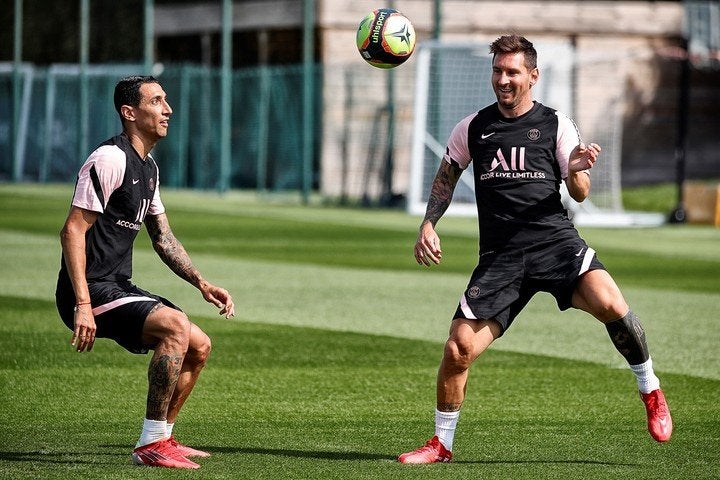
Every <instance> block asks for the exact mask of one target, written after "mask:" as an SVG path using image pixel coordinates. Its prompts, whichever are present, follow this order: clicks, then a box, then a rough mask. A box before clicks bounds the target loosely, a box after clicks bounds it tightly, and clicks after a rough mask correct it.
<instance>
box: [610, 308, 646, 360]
mask: <svg viewBox="0 0 720 480" xmlns="http://www.w3.org/2000/svg"><path fill="white" fill-rule="evenodd" d="M605 328H606V329H607V331H608V334H609V335H610V339H611V340H612V342H613V345H615V348H617V350H618V352H620V354H621V355H622V356H623V357H625V359H626V360H627V361H628V364H630V365H640V364H641V363H645V362H647V360H648V358H650V353H649V352H648V347H647V342H646V341H645V330H643V327H642V324H640V320H639V319H638V317H637V315H635V313H634V312H633V311H632V310H630V311H629V312H628V313H627V314H626V315H625V316H624V317H622V318H620V319H618V320H615V321H614V322H610V323H607V324H605Z"/></svg>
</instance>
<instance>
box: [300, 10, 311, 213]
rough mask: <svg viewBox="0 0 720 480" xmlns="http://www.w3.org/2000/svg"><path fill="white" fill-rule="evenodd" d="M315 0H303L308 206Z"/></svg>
mask: <svg viewBox="0 0 720 480" xmlns="http://www.w3.org/2000/svg"><path fill="white" fill-rule="evenodd" d="M314 32H315V0H303V122H302V123H303V127H302V128H303V132H302V142H303V147H302V150H303V152H302V165H301V175H300V181H301V190H302V201H303V203H304V204H308V202H309V199H310V190H311V189H312V173H313V131H314V128H313V127H314V126H315V125H314V123H315V119H314V115H313V109H314V107H315V102H314V95H313V93H314V91H315V77H314V63H315V59H314V51H315V34H314Z"/></svg>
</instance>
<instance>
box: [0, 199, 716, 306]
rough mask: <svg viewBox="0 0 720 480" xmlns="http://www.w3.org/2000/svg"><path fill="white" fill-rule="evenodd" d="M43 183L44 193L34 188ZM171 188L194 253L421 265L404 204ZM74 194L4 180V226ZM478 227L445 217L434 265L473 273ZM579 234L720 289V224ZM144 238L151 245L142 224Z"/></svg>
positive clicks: (54, 224)
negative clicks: (371, 207)
mask: <svg viewBox="0 0 720 480" xmlns="http://www.w3.org/2000/svg"><path fill="white" fill-rule="evenodd" d="M38 190H39V191H41V192H42V193H43V194H42V195H35V194H36V193H37V192H38ZM68 190H70V191H68ZM166 193H167V194H166V197H167V198H166V200H165V203H166V206H167V208H168V211H169V216H170V219H171V222H172V226H173V229H174V230H175V233H176V235H177V236H178V238H180V239H181V240H182V242H183V243H184V245H185V246H186V247H187V248H188V249H189V250H190V251H191V253H208V254H215V255H222V256H227V257H234V258H248V259H254V260H268V261H273V262H279V263H301V264H314V265H323V266H327V265H335V266H344V267H352V268H366V269H373V270H391V271H397V270H413V271H414V270H417V269H418V266H417V264H416V263H415V260H414V258H413V257H412V245H413V243H414V241H415V237H416V229H417V224H418V223H419V219H417V218H413V217H410V216H408V215H406V214H404V213H402V212H396V211H395V212H388V211H378V212H372V211H367V210H353V209H347V208H346V209H334V208H318V207H302V206H298V205H281V206H278V205H274V204H262V203H258V202H257V201H249V200H247V199H246V197H243V196H241V197H237V196H229V197H230V198H221V197H218V196H217V195H215V196H211V195H209V194H207V193H205V194H203V193H194V192H172V191H171V192H166ZM69 195H71V189H69V188H68V187H52V188H48V189H46V190H44V189H42V188H41V187H37V186H27V187H24V189H21V188H20V187H18V186H2V188H0V213H1V214H2V215H0V228H4V229H8V230H13V231H19V232H27V233H48V234H51V235H56V234H57V231H58V230H59V228H60V227H61V225H62V221H63V219H64V215H65V213H66V212H67V208H68V204H69ZM324 217H325V218H324ZM375 217H377V220H375V221H374V220H373V219H374V218H375ZM476 228H477V227H476V226H475V224H474V221H473V220H472V219H467V218H465V219H458V218H447V219H443V220H442V221H441V224H440V227H439V230H440V233H441V235H442V242H443V244H442V245H443V251H444V257H443V264H442V265H440V266H439V267H434V268H433V271H434V273H436V274H442V273H454V274H458V273H460V274H463V275H466V276H467V275H469V272H470V271H471V270H472V267H473V266H474V264H475V262H476V259H477V239H476V237H477V232H476ZM582 234H583V235H584V236H585V237H587V239H588V241H589V243H590V245H591V246H593V247H594V248H595V250H596V251H598V255H599V257H600V259H601V260H602V261H603V262H604V263H605V264H606V266H607V267H608V268H609V269H610V271H611V272H612V273H613V275H614V276H615V277H616V279H617V280H618V282H619V283H620V284H621V285H623V286H637V287H641V288H647V287H651V288H657V289H668V290H683V291H689V292H690V291H695V292H708V293H717V292H720V275H718V272H720V230H717V229H713V228H709V227H708V228H692V227H691V228H686V227H681V229H678V228H677V227H662V228H658V229H641V230H633V229H609V230H608V229H605V230H596V229H586V230H583V231H582ZM137 248H138V249H150V246H149V241H148V240H147V235H146V233H145V232H144V230H143V233H142V234H141V238H140V239H139V240H138V242H137Z"/></svg>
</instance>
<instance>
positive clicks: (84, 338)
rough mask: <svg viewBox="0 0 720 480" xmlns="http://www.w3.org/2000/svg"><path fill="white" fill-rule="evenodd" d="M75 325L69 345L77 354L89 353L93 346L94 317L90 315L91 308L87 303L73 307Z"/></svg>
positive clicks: (95, 327)
mask: <svg viewBox="0 0 720 480" xmlns="http://www.w3.org/2000/svg"><path fill="white" fill-rule="evenodd" d="M74 315H75V325H74V327H75V328H74V329H73V335H72V339H70V345H72V346H74V347H76V348H77V351H78V352H84V351H88V352H89V351H90V350H92V348H93V345H94V344H95V332H96V331H97V326H96V325H95V316H94V315H93V313H92V306H91V305H90V304H89V303H84V304H82V305H77V306H75V314H74Z"/></svg>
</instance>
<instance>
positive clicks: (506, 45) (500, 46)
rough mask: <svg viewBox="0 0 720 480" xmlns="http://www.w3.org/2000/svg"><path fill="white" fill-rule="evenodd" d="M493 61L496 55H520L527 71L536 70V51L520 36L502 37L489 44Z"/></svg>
mask: <svg viewBox="0 0 720 480" xmlns="http://www.w3.org/2000/svg"><path fill="white" fill-rule="evenodd" d="M490 53H492V54H493V60H495V55H497V54H498V53H522V54H523V55H525V66H526V67H527V69H528V70H534V69H536V68H537V50H535V47H533V44H532V42H530V41H529V40H528V39H527V38H525V37H523V36H520V35H503V36H502V37H499V38H498V39H497V40H495V41H494V42H492V43H491V44H490Z"/></svg>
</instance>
